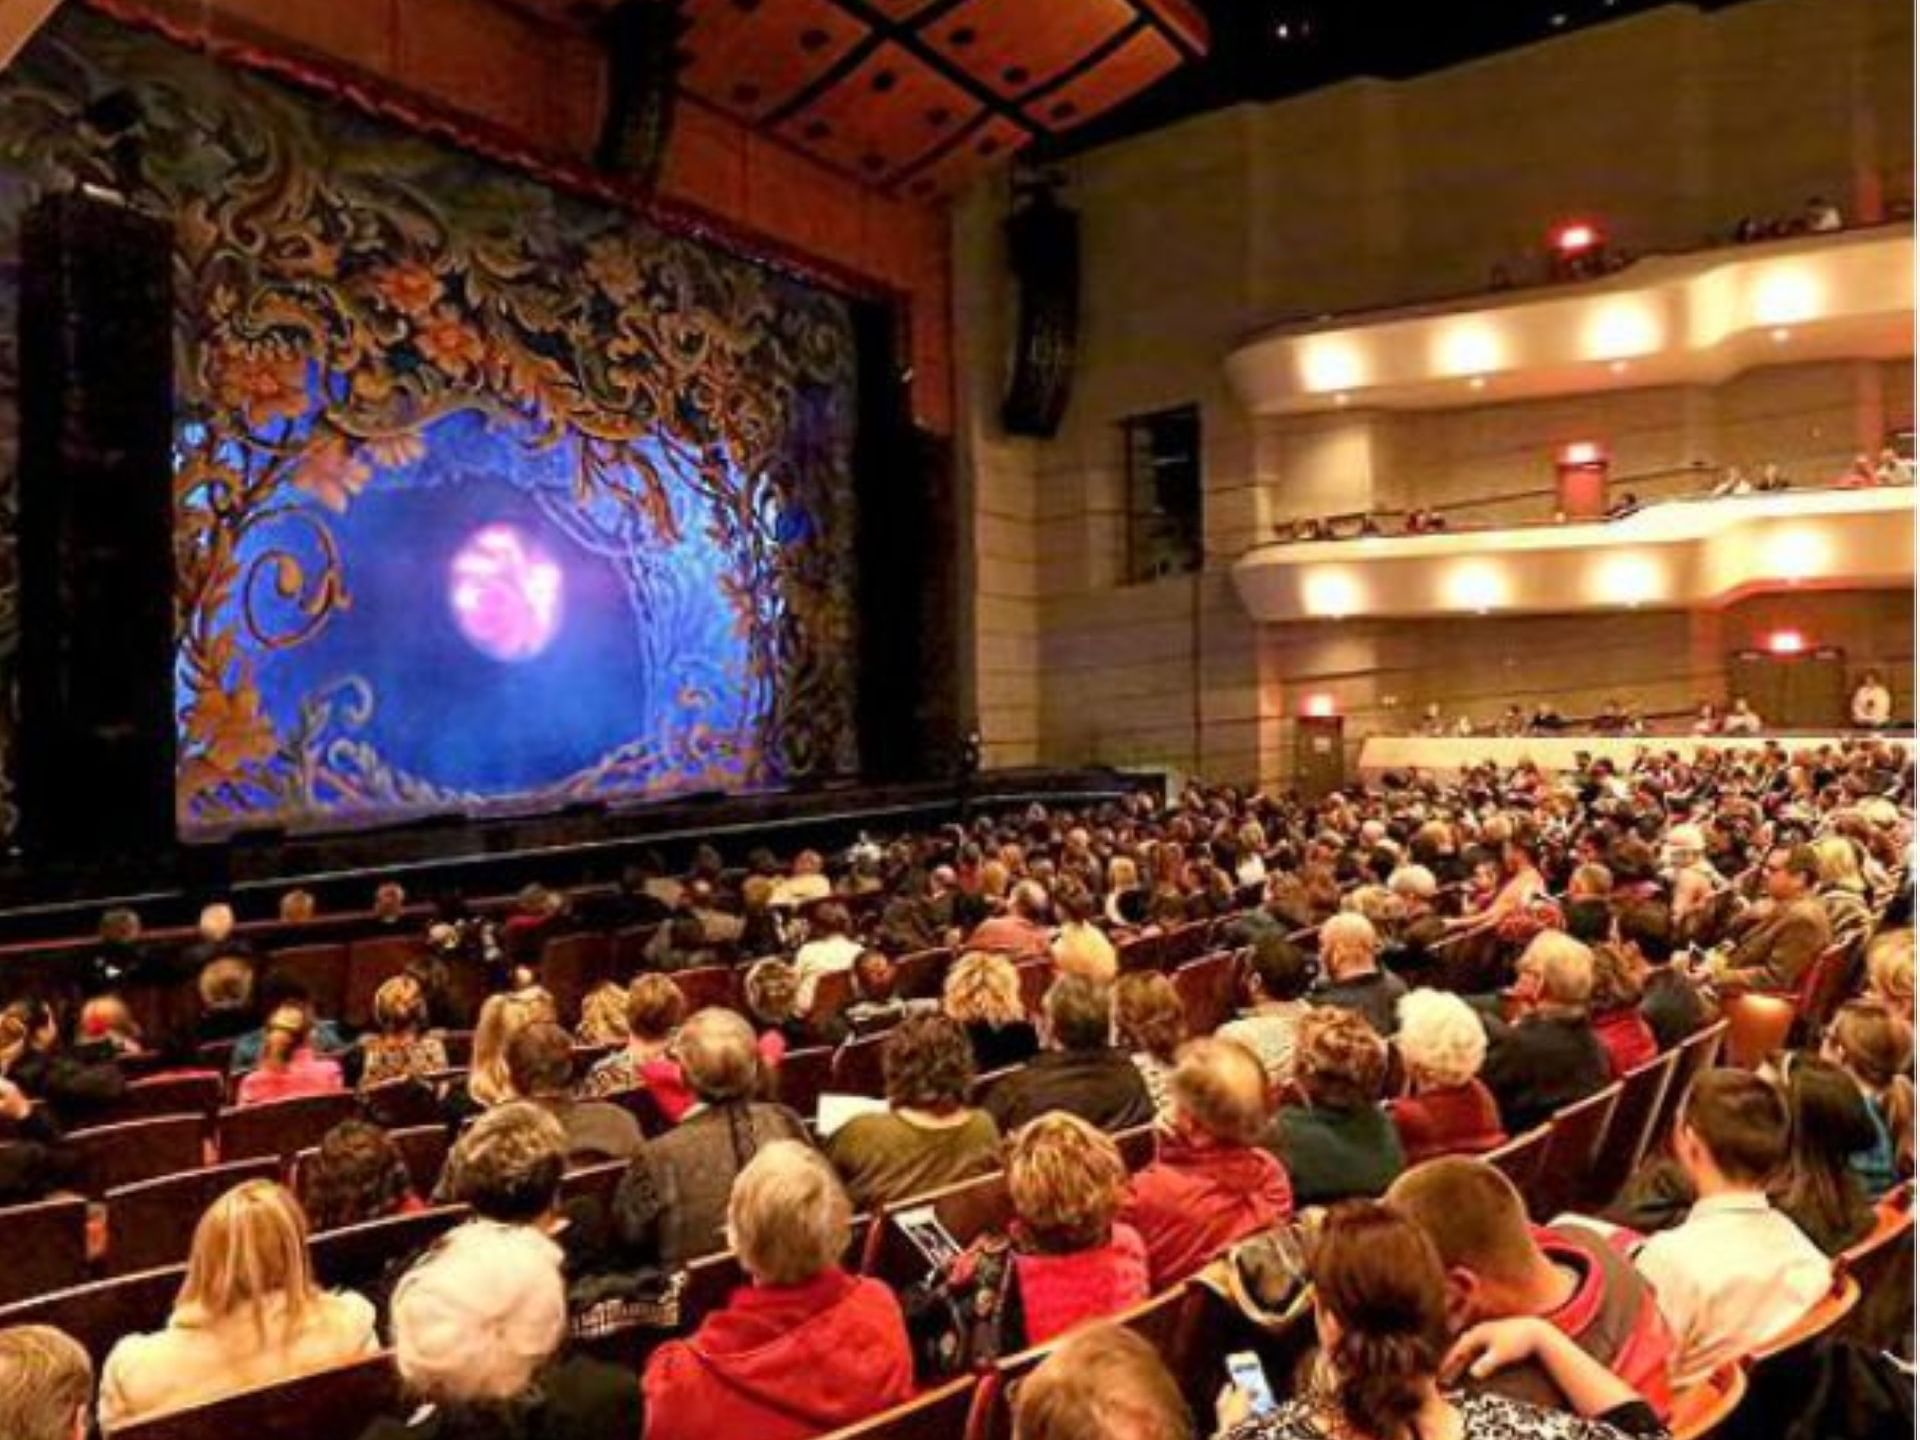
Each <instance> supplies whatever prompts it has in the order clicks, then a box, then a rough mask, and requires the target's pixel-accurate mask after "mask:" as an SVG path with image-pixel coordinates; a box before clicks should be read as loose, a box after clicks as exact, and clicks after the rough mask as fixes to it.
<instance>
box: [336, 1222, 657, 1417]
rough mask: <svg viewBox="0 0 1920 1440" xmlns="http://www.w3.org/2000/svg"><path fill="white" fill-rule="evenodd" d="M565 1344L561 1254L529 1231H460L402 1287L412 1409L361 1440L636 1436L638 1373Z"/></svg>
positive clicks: (403, 1348)
mask: <svg viewBox="0 0 1920 1440" xmlns="http://www.w3.org/2000/svg"><path fill="white" fill-rule="evenodd" d="M566 1338H567V1299H566V1285H565V1281H564V1279H563V1278H562V1274H561V1251H560V1247H559V1246H557V1245H555V1244H554V1242H553V1241H552V1240H550V1239H548V1238H547V1237H546V1236H544V1235H542V1234H540V1233H539V1232H538V1231H537V1230H534V1229H531V1228H528V1227H526V1226H519V1225H499V1224H494V1223H492V1222H490V1221H485V1220H478V1221H474V1222H472V1223H471V1224H467V1225H462V1226H460V1227H459V1228H458V1229H456V1230H453V1231H452V1232H450V1233H449V1234H448V1235H447V1236H446V1237H445V1238H444V1239H442V1240H441V1242H440V1243H439V1244H438V1245H436V1246H435V1247H434V1248H433V1249H432V1250H431V1251H430V1252H429V1253H428V1254H427V1255H426V1256H425V1257H424V1258H422V1259H421V1260H420V1262H419V1263H418V1264H416V1265H414V1266H413V1268H411V1269H410V1270H408V1271H407V1273H406V1275H405V1276H404V1277H402V1279H401V1281H400V1283H399V1285H398V1287H397V1288H396V1289H395V1290H394V1295H393V1355H394V1364H395V1366H396V1367H397V1368H398V1370H399V1372H400V1380H401V1384H402V1386H403V1388H404V1391H405V1393H406V1396H407V1399H408V1401H409V1402H410V1405H411V1408H410V1410H409V1413H408V1414H407V1415H406V1416H405V1417H404V1418H403V1417H399V1416H391V1417H386V1418H382V1419H378V1420H376V1421H374V1423H373V1424H371V1425H370V1426H368V1428H367V1430H366V1431H365V1432H364V1434H363V1436H362V1440H571V1437H599V1436H605V1437H609V1440H611V1437H615V1436H637V1435H639V1434H640V1433H641V1416H642V1409H641V1392H640V1388H639V1386H638V1385H636V1384H635V1382H634V1377H633V1376H632V1375H631V1374H630V1373H628V1372H627V1371H625V1370H622V1369H620V1368H619V1367H617V1366H614V1365H609V1364H606V1363H604V1362H602V1361H598V1360H593V1359H589V1358H588V1357H586V1356H583V1355H578V1354H568V1353H566V1351H565V1350H564V1349H563V1343H564V1341H565V1340H566Z"/></svg>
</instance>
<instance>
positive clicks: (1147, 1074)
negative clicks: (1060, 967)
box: [1096, 970, 1187, 1124]
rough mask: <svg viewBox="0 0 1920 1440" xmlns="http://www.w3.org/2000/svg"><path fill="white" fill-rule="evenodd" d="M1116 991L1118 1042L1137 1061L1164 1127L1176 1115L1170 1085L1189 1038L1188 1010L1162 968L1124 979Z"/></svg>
mask: <svg viewBox="0 0 1920 1440" xmlns="http://www.w3.org/2000/svg"><path fill="white" fill-rule="evenodd" d="M1096 983H1098V982H1096ZM1112 989H1113V1033H1114V1039H1115V1040H1117V1041H1118V1042H1119V1044H1120V1048H1121V1049H1123V1050H1125V1051H1127V1053H1128V1055H1129V1056H1130V1057H1131V1058H1132V1060H1133V1063H1134V1067H1135V1068H1136V1069H1138V1070H1139V1072H1140V1078H1141V1080H1142V1081H1144V1082H1145V1083H1146V1087H1147V1096H1148V1098H1149V1099H1151V1100H1152V1101H1153V1114H1154V1118H1155V1120H1156V1121H1159V1122H1161V1123H1163V1124H1164V1123H1165V1121H1166V1119H1167V1117H1168V1115H1169V1114H1170V1113H1171V1106H1170V1101H1169V1097H1168V1090H1167V1082H1168V1080H1169V1078H1170V1077H1171V1076H1172V1075H1173V1067H1174V1064H1175V1059H1176V1056H1177V1055H1178V1054H1179V1050H1180V1042H1181V1041H1183V1040H1185V1039H1186V1038H1187V1012H1186V1007H1185V1006H1184V1005H1182V1004H1181V1003H1180V992H1179V991H1177V990H1175V989H1174V988H1173V981H1172V980H1170V979H1168V978H1167V976H1166V975H1164V974H1163V973H1161V972H1160V971H1158V970H1135V971H1132V972H1131V973H1129V974H1126V975H1122V976H1121V977H1120V979H1119V980H1118V981H1117V982H1114V983H1113V987H1112Z"/></svg>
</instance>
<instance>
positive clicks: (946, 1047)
mask: <svg viewBox="0 0 1920 1440" xmlns="http://www.w3.org/2000/svg"><path fill="white" fill-rule="evenodd" d="M881 1066H882V1069H883V1071H884V1074H885V1077H886V1090H887V1106H888V1109H887V1112H886V1113H885V1114H883V1115H861V1116H857V1117H855V1118H854V1119H852V1120H849V1121H848V1122H847V1123H846V1124H845V1125H843V1126H841V1127H840V1129H838V1130H837V1131H835V1132H834V1134H833V1135H832V1137H831V1138H830V1139H829V1140H828V1141H827V1143H826V1153H827V1158H828V1159H830V1160H831V1161H832V1162H833V1166H834V1169H835V1170H837V1171H838V1172H839V1174H840V1178H841V1179H842V1180H843V1181H844V1182H845V1184H846V1187H847V1191H848V1193H849V1194H850V1195H851V1196H852V1197H853V1203H854V1204H855V1205H857V1206H858V1207H859V1208H860V1209H862V1210H871V1209H873V1208H874V1207H875V1206H876V1205H884V1204H891V1203H892V1202H894V1201H897V1200H902V1199H905V1198H906V1197H908V1196H911V1195H919V1194H923V1193H925V1192H926V1191H929V1190H936V1189H939V1188H940V1187H941V1186H944V1185H949V1184H952V1183H953V1182H954V1181H957V1180H964V1179H967V1178H969V1177H970V1176H973V1175H978V1174H982V1173H984V1172H986V1171H989V1170H992V1169H994V1168H996V1166H997V1163H998V1158H999V1151H1000V1130H999V1127H998V1126H996V1125H995V1124H994V1122H993V1117H992V1116H990V1115H988V1114H987V1113H986V1112H985V1111H984V1110H979V1109H975V1108H973V1107H971V1106H970V1105H969V1104H968V1096H969V1094H970V1093H971V1091H972V1088H973V1078H974V1068H973V1051H972V1049H971V1047H969V1045H968V1044H967V1035H966V1032H965V1031H964V1030H962V1029H961V1028H960V1026H959V1024H958V1023H956V1022H955V1021H953V1020H950V1019H948V1018H947V1017H946V1016H944V1015H915V1016H911V1017H909V1018H908V1019H906V1020H904V1021H902V1022H901V1023H900V1024H899V1025H898V1026H897V1027H896V1028H895V1029H894V1030H893V1031H892V1033H890V1034H889V1035H888V1036H887V1040H886V1043H885V1045H884V1046H883V1047H882V1049H881Z"/></svg>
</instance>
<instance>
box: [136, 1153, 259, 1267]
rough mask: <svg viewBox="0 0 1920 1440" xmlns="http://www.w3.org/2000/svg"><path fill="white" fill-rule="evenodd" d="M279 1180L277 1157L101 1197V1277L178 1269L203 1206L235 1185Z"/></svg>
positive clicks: (184, 1175) (186, 1173)
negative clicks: (103, 1204)
mask: <svg viewBox="0 0 1920 1440" xmlns="http://www.w3.org/2000/svg"><path fill="white" fill-rule="evenodd" d="M279 1174H280V1161H279V1159H278V1157H276V1156H272V1155H261V1156H256V1157H255V1158H254V1159H251V1160H235V1161H233V1162H231V1163H230V1164H226V1165H205V1166H202V1167H201V1168H199V1169H197V1170H188V1171H184V1172H183V1173H181V1174H178V1175H164V1176H161V1177H160V1178H158V1179H154V1180H141V1181H138V1182H136V1183H133V1184H130V1185H123V1186H119V1187H116V1188H115V1189H112V1190H109V1191H107V1196H106V1204H107V1251H106V1259H105V1267H106V1273H107V1274H108V1275H128V1274H131V1273H133V1272H134V1271H137V1270H152V1269H156V1268H158V1267H160V1266H163V1265H178V1264H179V1263H181V1262H182V1261H184V1260H185V1259H186V1258H187V1251H188V1249H189V1248H190V1247H191V1246H192V1244H193V1227H194V1226H195V1225H197V1224H199V1223H200V1217H201V1216H202V1215H204V1214H205V1213H206V1210H207V1207H208V1206H209V1205H211V1204H213V1202H214V1201H215V1200H217V1199H219V1198H220V1197H221V1196H222V1195H224V1194H226V1193H227V1191H229V1190H231V1189H232V1188H233V1187H234V1186H236V1185H240V1184H244V1183H245V1182H246V1181H248V1180H273V1179H276V1178H277V1177H278V1176H279Z"/></svg>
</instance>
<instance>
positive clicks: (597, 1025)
mask: <svg viewBox="0 0 1920 1440" xmlns="http://www.w3.org/2000/svg"><path fill="white" fill-rule="evenodd" d="M630 1033H631V1032H630V1031H628V1029H627V992H626V991H625V990H623V989H621V988H620V987H619V986H618V985H616V984H615V983H614V982H613V981H611V980H609V981H608V982H607V983H606V984H604V985H596V986H595V987H594V988H593V989H592V990H590V991H588V992H587V998H586V999H584V1000H582V1001H581V1002H580V1023H579V1024H578V1025H576V1026H575V1027H574V1030H573V1038H574V1039H575V1040H577V1041H579V1042H580V1043H581V1044H582V1045H624V1044H625V1043H626V1041H627V1036H628V1035H629V1034H630Z"/></svg>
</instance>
